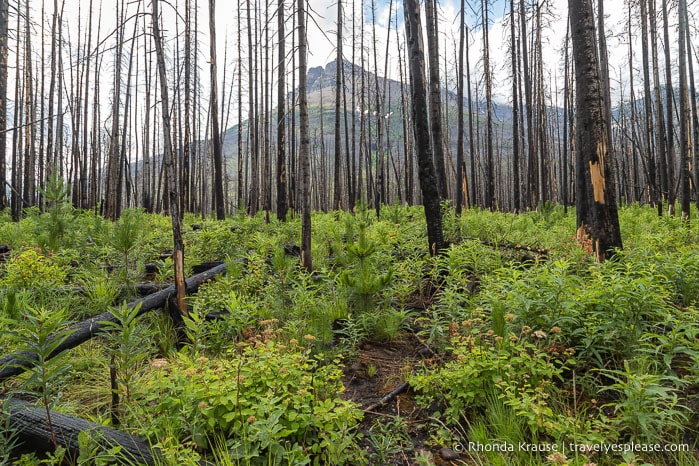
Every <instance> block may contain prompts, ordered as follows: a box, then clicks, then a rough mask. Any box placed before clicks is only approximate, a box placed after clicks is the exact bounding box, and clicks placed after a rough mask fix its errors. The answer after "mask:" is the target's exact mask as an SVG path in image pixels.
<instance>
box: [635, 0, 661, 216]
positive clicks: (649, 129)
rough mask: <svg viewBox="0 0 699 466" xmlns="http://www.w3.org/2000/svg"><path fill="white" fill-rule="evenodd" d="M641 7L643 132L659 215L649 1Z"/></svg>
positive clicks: (653, 193)
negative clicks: (649, 39) (649, 56)
mask: <svg viewBox="0 0 699 466" xmlns="http://www.w3.org/2000/svg"><path fill="white" fill-rule="evenodd" d="M640 7H641V34H642V39H641V51H642V53H643V106H644V111H645V113H644V116H645V119H644V121H645V126H644V128H643V133H644V135H645V148H644V149H645V151H646V157H645V158H646V165H647V172H648V188H649V191H650V193H651V203H652V204H653V205H655V206H656V207H657V209H658V215H662V214H663V205H662V202H663V201H662V198H661V197H660V186H659V184H658V177H657V171H656V161H655V145H654V144H653V108H652V106H651V91H650V70H649V67H648V64H649V63H650V59H649V58H648V3H647V0H640Z"/></svg>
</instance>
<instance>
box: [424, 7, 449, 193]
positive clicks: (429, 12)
mask: <svg viewBox="0 0 699 466" xmlns="http://www.w3.org/2000/svg"><path fill="white" fill-rule="evenodd" d="M435 2H436V0H426V1H425V21H426V22H427V28H426V29H427V50H428V54H427V57H428V61H429V69H430V81H429V89H430V113H429V115H430V127H431V130H432V133H431V134H432V153H433V156H434V165H435V170H436V176H437V179H436V181H437V187H438V189H439V196H440V198H442V199H447V198H448V197H449V193H448V190H447V171H446V164H445V163H444V135H443V133H442V95H441V92H442V91H441V83H440V81H439V37H438V34H439V32H438V27H437V24H438V23H437V14H436V11H435V10H436V4H435ZM422 118H424V116H423V117H422Z"/></svg>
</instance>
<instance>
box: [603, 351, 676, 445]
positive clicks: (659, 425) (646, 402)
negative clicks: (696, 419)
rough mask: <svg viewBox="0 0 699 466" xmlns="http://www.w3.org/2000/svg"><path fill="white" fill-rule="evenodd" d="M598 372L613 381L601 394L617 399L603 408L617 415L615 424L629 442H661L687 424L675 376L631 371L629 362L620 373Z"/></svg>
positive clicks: (640, 370)
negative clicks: (608, 393) (604, 393)
mask: <svg viewBox="0 0 699 466" xmlns="http://www.w3.org/2000/svg"><path fill="white" fill-rule="evenodd" d="M600 372H601V373H602V374H604V375H605V376H606V377H609V378H610V379H612V381H613V383H612V384H610V385H608V386H604V387H602V388H600V391H601V392H612V393H614V394H615V395H617V396H618V399H617V400H615V401H614V402H612V403H608V404H607V405H605V406H606V407H609V408H611V409H613V411H614V413H615V414H617V415H618V417H617V418H616V419H615V420H614V424H615V426H616V428H617V429H619V431H620V432H622V433H624V434H626V435H628V439H629V440H631V441H635V442H646V443H660V441H662V440H663V439H666V438H667V437H666V436H667V435H668V434H671V433H672V432H677V431H680V430H682V429H683V427H684V426H685V423H686V422H687V421H688V415H689V410H688V408H687V407H686V406H683V405H682V404H681V403H680V401H679V396H678V389H677V388H676V386H677V385H678V384H681V382H680V380H679V379H678V378H677V377H673V376H662V375H657V374H652V373H648V372H646V371H645V370H644V369H643V367H642V366H641V367H638V368H635V369H632V366H631V364H630V363H629V362H628V361H624V369H623V370H601V371H600Z"/></svg>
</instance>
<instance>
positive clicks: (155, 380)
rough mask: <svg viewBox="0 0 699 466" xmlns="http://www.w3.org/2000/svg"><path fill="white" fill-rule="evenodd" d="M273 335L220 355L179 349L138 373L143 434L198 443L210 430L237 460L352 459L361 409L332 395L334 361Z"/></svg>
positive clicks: (335, 391) (336, 385)
mask: <svg viewBox="0 0 699 466" xmlns="http://www.w3.org/2000/svg"><path fill="white" fill-rule="evenodd" d="M274 336H275V332H271V333H268V334H266V336H264V338H265V339H267V342H266V343H265V342H262V341H258V343H256V344H254V345H252V346H250V345H245V344H241V347H240V348H239V349H237V350H231V352H229V354H228V356H227V358H225V359H223V358H222V359H209V358H206V357H203V356H200V357H198V358H197V359H196V360H192V359H190V358H188V357H187V356H186V355H184V354H179V355H178V356H177V357H176V358H175V359H172V360H170V361H169V362H168V363H166V364H164V365H163V366H162V368H159V369H155V370H154V371H153V372H151V373H150V374H149V375H148V376H147V377H146V378H144V379H142V380H141V383H140V387H141V389H140V390H141V391H140V394H139V398H140V401H141V403H139V408H138V410H137V411H135V412H134V415H135V416H136V417H138V418H140V419H152V421H150V422H148V423H143V424H144V425H147V426H146V428H145V432H144V433H145V434H147V435H148V436H149V437H150V438H162V437H163V436H164V435H166V434H168V435H174V436H175V437H176V438H179V439H180V441H192V442H194V443H195V444H196V445H199V446H200V447H208V446H209V445H210V442H211V440H212V439H213V438H214V434H220V435H224V436H225V437H226V438H227V440H228V446H229V448H230V450H231V452H232V454H233V455H234V456H235V457H236V458H237V459H238V460H239V461H240V462H242V463H244V464H268V462H271V463H270V464H275V462H276V461H284V462H286V461H287V460H288V458H289V457H290V456H293V457H296V455H300V454H301V453H303V455H302V456H303V458H305V461H309V460H310V459H311V458H316V461H319V462H320V463H322V464H355V463H354V459H356V457H357V456H356V455H359V454H360V451H359V450H358V447H357V445H356V443H355V441H354V439H355V438H356V437H355V436H356V434H355V433H354V432H353V431H354V428H355V426H356V424H357V422H358V420H359V419H360V417H361V414H360V412H359V411H358V410H357V409H356V408H355V407H354V405H353V404H352V403H349V402H346V401H343V400H341V399H340V398H339V393H340V392H341V391H342V383H341V381H340V376H341V374H342V372H341V370H340V369H339V367H338V366H337V363H327V364H325V365H322V364H321V363H320V359H319V358H320V357H321V356H318V357H312V356H311V354H310V351H309V350H308V349H303V348H302V347H301V346H299V344H298V342H296V341H295V340H291V341H289V342H288V343H287V344H283V343H281V342H279V341H276V340H275V339H274ZM307 341H312V338H310V336H309V338H307ZM164 394H165V395H164ZM137 424H138V423H137ZM338 445H342V446H343V447H342V449H341V450H338V449H337V446H338ZM296 464H301V463H296Z"/></svg>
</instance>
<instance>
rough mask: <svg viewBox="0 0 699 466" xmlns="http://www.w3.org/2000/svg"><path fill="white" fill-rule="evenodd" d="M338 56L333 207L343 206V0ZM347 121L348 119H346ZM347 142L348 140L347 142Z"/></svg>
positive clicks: (339, 3)
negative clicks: (341, 116)
mask: <svg viewBox="0 0 699 466" xmlns="http://www.w3.org/2000/svg"><path fill="white" fill-rule="evenodd" d="M336 27H337V31H336V35H335V37H336V39H337V45H336V47H337V56H336V58H335V141H334V142H335V147H334V148H335V160H334V162H333V205H332V208H333V209H339V208H340V207H341V206H342V198H341V190H340V188H341V185H340V178H341V171H342V166H341V165H342V164H341V161H342V152H341V151H342V145H341V138H342V136H341V133H340V96H341V92H342V91H341V87H342V86H343V84H344V79H343V78H344V69H345V65H344V61H343V59H342V0H338V2H337V22H336ZM345 121H347V120H345ZM345 144H346V142H345Z"/></svg>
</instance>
